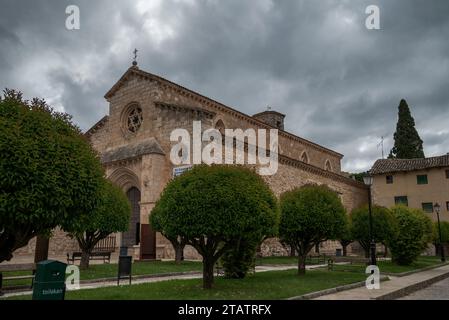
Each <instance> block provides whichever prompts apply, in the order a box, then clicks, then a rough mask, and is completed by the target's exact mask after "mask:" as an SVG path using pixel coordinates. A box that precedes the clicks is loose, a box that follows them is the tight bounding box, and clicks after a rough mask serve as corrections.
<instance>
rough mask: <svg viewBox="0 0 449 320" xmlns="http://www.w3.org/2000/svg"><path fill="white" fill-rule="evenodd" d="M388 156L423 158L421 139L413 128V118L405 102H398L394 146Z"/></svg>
mask: <svg viewBox="0 0 449 320" xmlns="http://www.w3.org/2000/svg"><path fill="white" fill-rule="evenodd" d="M388 158H397V159H413V158H424V151H423V141H422V140H421V138H420V136H419V134H418V131H416V128H415V120H414V119H413V117H412V114H411V113H410V109H409V107H408V104H407V102H406V101H405V100H404V99H402V100H401V102H400V103H399V111H398V122H397V125H396V132H395V133H394V146H393V148H392V149H391V151H390V154H389V156H388Z"/></svg>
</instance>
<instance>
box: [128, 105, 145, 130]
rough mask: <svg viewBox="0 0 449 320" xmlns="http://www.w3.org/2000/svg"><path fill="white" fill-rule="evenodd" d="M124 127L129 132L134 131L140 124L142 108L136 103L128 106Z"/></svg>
mask: <svg viewBox="0 0 449 320" xmlns="http://www.w3.org/2000/svg"><path fill="white" fill-rule="evenodd" d="M124 121H125V123H124V127H125V128H126V129H127V131H128V132H129V133H136V132H137V130H139V128H140V126H141V125H142V121H143V117H142V108H141V107H139V106H138V105H137V104H133V105H131V106H129V107H128V112H127V113H126V115H125V119H124Z"/></svg>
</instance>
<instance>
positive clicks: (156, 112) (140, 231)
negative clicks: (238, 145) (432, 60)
mask: <svg viewBox="0 0 449 320" xmlns="http://www.w3.org/2000/svg"><path fill="white" fill-rule="evenodd" d="M105 98H106V100H107V101H108V102H109V114H108V115H107V116H105V117H104V118H102V119H101V120H100V121H99V122H98V123H97V124H95V125H94V126H93V127H92V128H91V129H89V130H88V131H87V132H86V136H87V137H88V138H89V139H90V141H91V143H92V144H93V146H94V148H95V149H96V150H97V151H98V152H99V153H100V155H101V161H102V163H103V165H104V167H105V170H106V174H107V176H108V178H109V179H110V180H111V181H113V182H114V183H115V184H117V185H119V186H120V187H121V188H122V189H123V190H124V191H125V192H126V193H127V195H128V198H129V199H130V201H131V204H132V207H133V213H132V217H131V222H130V228H129V230H128V231H127V232H125V233H123V234H121V235H118V236H119V238H120V240H119V243H120V245H121V246H126V247H128V250H131V251H129V252H132V254H133V255H134V257H135V258H138V259H142V260H145V259H154V258H158V259H159V258H172V257H173V256H174V252H173V249H172V247H171V244H170V243H169V242H168V241H167V240H166V239H165V238H164V237H163V236H162V235H160V234H159V233H156V232H154V231H153V230H152V228H151V226H150V225H149V215H150V213H151V210H152V208H153V207H154V205H155V202H156V201H157V199H158V198H159V195H160V193H161V192H162V190H163V189H164V187H165V185H166V184H167V183H168V182H169V181H170V179H172V178H173V176H174V174H176V172H177V169H179V168H177V166H175V165H173V163H172V162H171V161H170V150H171V148H172V147H173V145H174V144H175V143H176V142H172V141H170V134H171V132H172V131H173V130H174V129H179V128H182V129H186V130H187V131H189V132H190V133H191V132H192V123H193V121H201V125H202V130H206V129H208V128H216V129H218V130H219V131H220V132H223V129H226V128H230V129H235V128H240V129H242V130H246V129H249V128H253V129H255V130H257V129H272V128H276V129H278V130H279V135H278V142H279V156H278V170H277V172H276V174H274V175H267V176H263V178H264V179H265V180H266V182H267V183H268V185H269V186H270V187H271V189H272V190H273V192H274V193H275V194H276V196H279V195H280V194H281V193H282V192H285V191H287V190H290V189H292V188H294V187H297V186H301V185H304V184H307V183H317V184H326V185H328V186H329V187H330V188H332V189H333V190H335V191H336V192H338V194H339V195H340V197H341V199H342V202H343V204H344V206H345V207H346V209H347V210H351V209H352V208H354V207H357V206H360V205H362V204H364V203H365V202H366V199H367V190H366V188H365V186H364V185H363V184H361V183H358V182H356V181H354V180H352V179H350V178H347V177H346V176H344V175H343V174H342V172H341V165H340V162H341V159H342V157H343V156H342V155H341V154H339V153H338V152H335V151H333V150H330V149H327V148H325V147H323V146H320V145H318V144H315V143H313V142H311V141H308V140H305V139H302V138H300V137H297V136H295V135H293V134H291V133H288V132H287V131H284V115H283V114H281V113H278V112H276V111H271V110H268V111H264V112H261V113H258V114H256V115H253V116H249V115H246V114H244V113H242V112H239V111H237V110H235V109H233V108H230V107H228V106H225V105H223V104H221V103H219V102H217V101H214V100H212V99H210V98H208V97H205V96H203V95H201V94H198V93H196V92H193V91H192V90H189V89H187V88H184V87H182V86H180V85H178V84H175V83H173V82H170V81H168V80H166V79H163V78H161V77H159V76H156V75H153V74H151V73H148V72H145V71H142V70H140V69H139V68H138V67H137V66H132V67H131V68H129V69H128V70H127V71H126V72H125V74H124V75H123V76H122V77H121V78H120V80H119V81H118V82H117V83H116V84H115V85H114V86H113V87H112V88H111V89H110V90H109V91H108V92H107V93H106V95H105ZM181 169H182V168H181ZM284 250H285V249H284V248H282V246H280V245H279V244H278V243H277V241H276V239H268V240H267V241H266V243H264V244H263V246H262V251H263V252H262V253H263V254H266V255H268V254H285V253H286V252H284ZM185 257H186V258H195V257H198V255H197V254H196V252H195V250H194V249H193V248H186V249H185Z"/></svg>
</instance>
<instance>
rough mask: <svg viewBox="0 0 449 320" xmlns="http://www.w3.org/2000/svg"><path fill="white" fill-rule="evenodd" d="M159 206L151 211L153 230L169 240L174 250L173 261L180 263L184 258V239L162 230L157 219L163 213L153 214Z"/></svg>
mask: <svg viewBox="0 0 449 320" xmlns="http://www.w3.org/2000/svg"><path fill="white" fill-rule="evenodd" d="M160 208H161V207H155V208H154V209H153V211H152V217H151V218H150V219H151V222H150V223H151V226H152V227H153V229H154V230H157V231H159V232H160V233H161V234H162V235H163V236H164V237H165V238H167V239H168V241H170V243H171V245H172V247H173V250H174V251H175V262H176V264H180V263H181V261H182V260H184V248H185V246H186V243H187V241H186V239H184V238H183V237H181V236H179V235H176V234H167V233H165V232H164V229H163V225H162V223H161V222H160V221H159V219H160V218H162V217H163V214H155V212H156V211H158V210H160Z"/></svg>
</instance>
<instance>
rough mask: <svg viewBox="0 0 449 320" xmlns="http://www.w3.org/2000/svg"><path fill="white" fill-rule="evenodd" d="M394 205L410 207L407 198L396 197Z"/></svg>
mask: <svg viewBox="0 0 449 320" xmlns="http://www.w3.org/2000/svg"><path fill="white" fill-rule="evenodd" d="M394 203H395V204H396V205H398V204H402V205H404V206H408V198H407V196H398V197H394Z"/></svg>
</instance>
